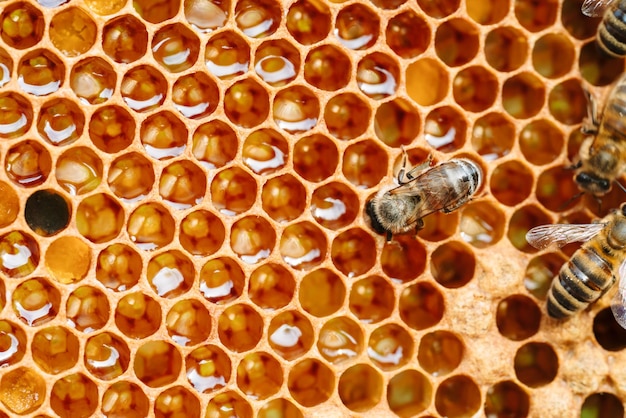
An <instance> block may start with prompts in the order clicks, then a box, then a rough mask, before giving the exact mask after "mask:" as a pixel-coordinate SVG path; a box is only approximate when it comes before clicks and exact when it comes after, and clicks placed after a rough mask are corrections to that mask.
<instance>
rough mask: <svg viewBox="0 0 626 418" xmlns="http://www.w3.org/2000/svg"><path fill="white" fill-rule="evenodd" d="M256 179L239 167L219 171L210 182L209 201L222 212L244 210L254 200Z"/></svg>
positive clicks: (230, 213) (250, 205)
mask: <svg viewBox="0 0 626 418" xmlns="http://www.w3.org/2000/svg"><path fill="white" fill-rule="evenodd" d="M256 191H257V186H256V181H255V180H254V178H253V177H252V176H251V175H250V174H248V173H247V172H246V171H244V170H242V169H241V168H239V167H231V168H227V169H225V170H222V171H220V172H219V173H217V174H216V175H215V177H214V178H213V181H212V182H211V201H212V202H213V205H214V206H215V207H216V208H217V209H218V210H219V211H220V212H221V213H223V214H225V215H229V216H233V215H235V214H239V213H243V212H246V211H247V210H248V209H250V208H251V207H252V205H253V204H254V201H255V200H256Z"/></svg>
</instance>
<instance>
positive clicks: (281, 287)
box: [248, 263, 296, 310]
mask: <svg viewBox="0 0 626 418" xmlns="http://www.w3.org/2000/svg"><path fill="white" fill-rule="evenodd" d="M295 288H296V282H295V280H294V278H293V275H292V274H291V273H290V272H289V270H287V269H286V268H285V267H283V266H281V265H280V264H274V263H268V264H264V265H262V266H260V267H258V268H257V269H256V270H254V271H253V272H252V274H251V275H250V280H249V283H248V297H249V298H250V300H251V301H252V302H254V303H255V304H256V305H257V306H258V307H259V308H262V309H268V310H277V309H280V308H283V307H285V306H287V305H288V304H289V302H291V300H292V299H293V295H294V293H295Z"/></svg>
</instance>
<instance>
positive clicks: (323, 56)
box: [304, 45, 352, 92]
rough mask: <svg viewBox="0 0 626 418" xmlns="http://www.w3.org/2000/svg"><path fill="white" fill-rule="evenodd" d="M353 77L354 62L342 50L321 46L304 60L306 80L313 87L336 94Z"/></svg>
mask: <svg viewBox="0 0 626 418" xmlns="http://www.w3.org/2000/svg"><path fill="white" fill-rule="evenodd" d="M351 76H352V62H351V61H350V58H348V56H347V55H346V53H345V52H343V51H342V50H341V49H339V48H337V47H335V46H332V45H320V46H318V47H315V48H313V49H311V51H309V53H308V54H307V56H306V59H305V60H304V79H305V80H306V82H307V83H308V84H310V85H312V86H313V87H317V88H318V89H321V90H326V91H332V92H335V91H337V90H339V89H341V88H343V87H345V86H346V85H347V84H348V82H349V81H350V77H351Z"/></svg>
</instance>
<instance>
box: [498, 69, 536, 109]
mask: <svg viewBox="0 0 626 418" xmlns="http://www.w3.org/2000/svg"><path fill="white" fill-rule="evenodd" d="M545 94H546V92H545V86H544V84H543V83H542V82H541V80H539V79H538V78H537V77H535V76H534V75H533V74H532V73H519V74H517V75H514V76H513V77H511V78H509V79H508V80H506V81H505V82H504V85H503V86H502V107H503V108H504V110H506V112H507V113H508V114H509V115H511V116H513V117H514V118H516V119H527V118H529V117H531V116H535V115H536V114H537V113H538V112H539V111H540V110H541V108H542V107H543V103H544V100H545Z"/></svg>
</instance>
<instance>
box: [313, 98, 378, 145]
mask: <svg viewBox="0 0 626 418" xmlns="http://www.w3.org/2000/svg"><path fill="white" fill-rule="evenodd" d="M370 117H371V110H370V107H369V106H368V105H367V103H366V102H365V101H363V100H362V99H361V98H360V97H359V96H357V95H355V94H353V93H343V94H339V95H336V96H333V97H332V98H331V99H330V100H329V101H328V103H326V107H325V108H324V121H325V122H326V127H327V128H328V132H330V134H331V135H332V136H334V137H335V138H337V139H341V140H349V139H354V138H356V137H358V136H360V135H362V134H363V133H364V132H365V131H366V130H367V128H368V126H369V120H370Z"/></svg>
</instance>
